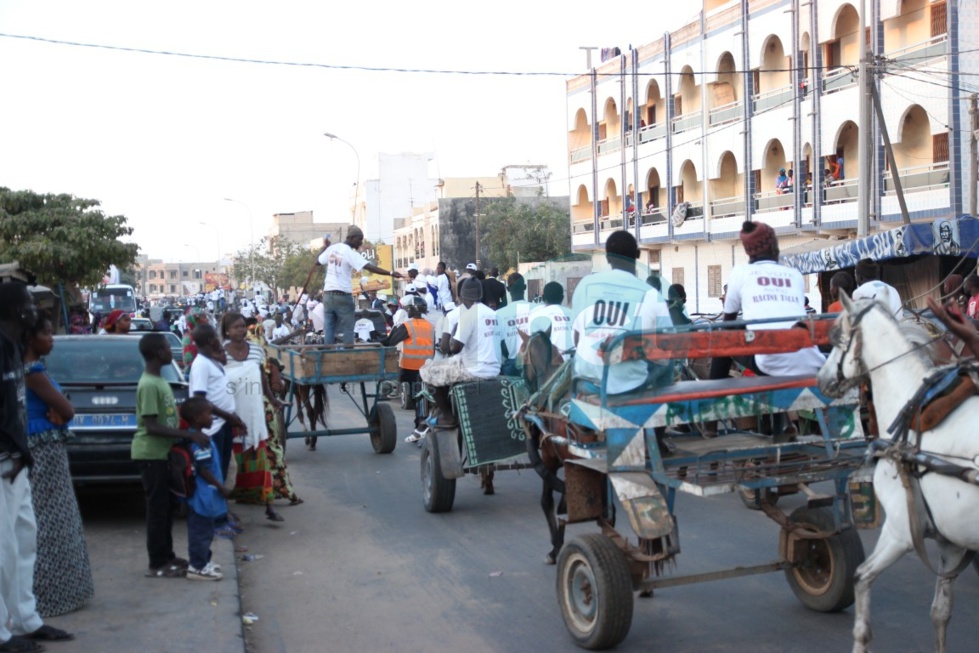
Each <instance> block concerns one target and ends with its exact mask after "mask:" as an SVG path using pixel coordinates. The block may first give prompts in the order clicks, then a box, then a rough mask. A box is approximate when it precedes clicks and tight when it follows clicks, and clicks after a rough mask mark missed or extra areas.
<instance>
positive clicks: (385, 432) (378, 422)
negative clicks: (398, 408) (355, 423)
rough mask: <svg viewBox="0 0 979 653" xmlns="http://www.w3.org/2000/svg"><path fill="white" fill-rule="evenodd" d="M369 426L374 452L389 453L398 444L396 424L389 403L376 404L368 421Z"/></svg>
mask: <svg viewBox="0 0 979 653" xmlns="http://www.w3.org/2000/svg"><path fill="white" fill-rule="evenodd" d="M368 424H369V426H370V427H371V446H372V447H374V453H391V452H392V451H394V447H395V446H396V445H397V444H398V425H397V423H396V422H395V421H394V410H392V409H391V405H390V404H376V405H375V406H374V408H372V409H371V418H370V421H369V422H368Z"/></svg>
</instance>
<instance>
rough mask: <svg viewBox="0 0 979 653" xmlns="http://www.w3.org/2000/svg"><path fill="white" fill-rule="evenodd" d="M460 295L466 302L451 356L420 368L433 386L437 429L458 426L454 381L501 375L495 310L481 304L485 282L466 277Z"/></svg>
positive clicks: (421, 372) (451, 348)
mask: <svg viewBox="0 0 979 653" xmlns="http://www.w3.org/2000/svg"><path fill="white" fill-rule="evenodd" d="M459 295H460V297H459V298H460V299H461V300H462V304H463V305H462V307H461V308H460V309H459V326H458V328H457V329H456V332H455V335H454V336H453V337H452V338H451V340H450V341H449V353H450V354H451V356H450V357H449V358H445V359H442V360H429V361H426V362H425V364H424V365H423V366H422V368H421V370H420V371H419V374H420V375H421V378H422V381H424V382H425V383H426V384H428V386H429V387H431V388H432V395H433V396H434V398H435V405H436V406H437V407H438V410H439V414H438V416H437V418H436V419H435V421H434V422H433V421H432V420H429V423H430V424H432V425H433V426H435V427H436V428H446V429H451V428H456V427H457V426H458V421H457V420H456V418H455V416H454V415H453V414H452V405H451V403H450V402H449V388H450V387H451V386H452V384H454V383H465V382H467V381H479V380H481V379H492V378H495V377H497V376H499V374H500V358H499V351H498V348H497V344H496V337H495V336H496V328H497V327H496V311H494V310H493V309H491V308H490V307H488V306H486V305H485V304H482V303H480V299H482V297H483V284H482V283H480V282H479V281H478V280H477V279H467V280H466V281H465V282H464V283H463V284H461V289H460V291H459Z"/></svg>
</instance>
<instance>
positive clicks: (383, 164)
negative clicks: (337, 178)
mask: <svg viewBox="0 0 979 653" xmlns="http://www.w3.org/2000/svg"><path fill="white" fill-rule="evenodd" d="M434 158H435V155H434V154H431V153H414V152H402V153H400V154H385V153H383V152H382V153H379V154H378V155H377V168H378V178H377V179H369V180H367V182H366V184H365V186H366V188H365V190H364V191H363V193H362V194H363V195H364V197H363V202H364V203H363V204H361V203H360V201H358V202H357V204H356V209H355V215H356V221H355V224H357V225H358V226H359V227H360V228H361V229H363V230H364V237H365V238H367V240H370V241H371V242H380V243H387V244H391V243H392V242H393V240H394V230H395V222H396V221H397V220H403V219H404V218H407V217H409V216H411V215H413V214H414V213H415V212H416V210H418V209H424V208H425V207H427V206H428V205H429V204H431V203H432V202H433V201H435V198H436V189H437V188H438V179H435V178H433V177H430V176H429V170H428V168H429V165H430V164H431V162H432V161H433V160H434Z"/></svg>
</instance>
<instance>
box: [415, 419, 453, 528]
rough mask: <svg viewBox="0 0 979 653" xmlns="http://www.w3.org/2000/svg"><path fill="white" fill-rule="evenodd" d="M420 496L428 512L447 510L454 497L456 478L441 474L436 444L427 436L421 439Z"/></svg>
mask: <svg viewBox="0 0 979 653" xmlns="http://www.w3.org/2000/svg"><path fill="white" fill-rule="evenodd" d="M422 498H423V499H424V501H425V510H427V511H428V512H449V511H450V510H452V504H453V502H454V501H455V498H456V480H455V479H454V478H445V477H444V476H442V459H441V458H440V457H439V448H438V444H436V443H435V440H433V439H432V438H431V437H429V436H425V438H424V439H423V440H422Z"/></svg>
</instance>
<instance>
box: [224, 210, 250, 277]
mask: <svg viewBox="0 0 979 653" xmlns="http://www.w3.org/2000/svg"><path fill="white" fill-rule="evenodd" d="M224 201H225V202H234V203H235V204H241V205H242V206H243V207H245V210H246V211H248V287H249V288H251V285H252V283H254V279H255V259H254V256H255V253H254V250H255V232H254V231H253V230H252V208H251V207H250V206H248V205H247V204H245V203H244V202H242V201H241V200H236V199H233V198H231V197H225V198H224Z"/></svg>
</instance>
